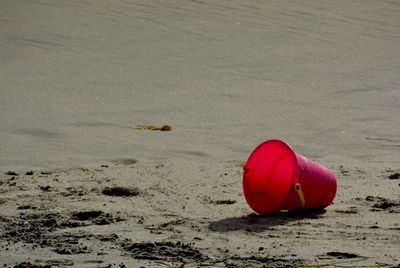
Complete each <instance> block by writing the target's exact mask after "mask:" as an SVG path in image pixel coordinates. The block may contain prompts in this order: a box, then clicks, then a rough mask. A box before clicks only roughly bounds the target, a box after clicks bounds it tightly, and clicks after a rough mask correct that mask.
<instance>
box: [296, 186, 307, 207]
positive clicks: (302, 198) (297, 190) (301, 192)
mask: <svg viewBox="0 0 400 268" xmlns="http://www.w3.org/2000/svg"><path fill="white" fill-rule="evenodd" d="M294 189H295V190H296V192H297V194H298V196H299V199H300V202H301V208H304V207H305V205H306V199H305V198H304V193H303V190H302V189H301V185H300V183H296V184H295V185H294Z"/></svg>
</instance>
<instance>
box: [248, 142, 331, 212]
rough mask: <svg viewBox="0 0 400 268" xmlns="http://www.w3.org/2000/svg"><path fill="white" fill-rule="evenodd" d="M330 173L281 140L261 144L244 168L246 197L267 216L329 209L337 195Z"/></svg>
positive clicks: (252, 206) (252, 205)
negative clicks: (294, 211) (287, 212)
mask: <svg viewBox="0 0 400 268" xmlns="http://www.w3.org/2000/svg"><path fill="white" fill-rule="evenodd" d="M336 188H337V185H336V178H335V175H334V174H333V172H332V171H330V170H329V169H327V168H325V167H323V166H321V165H319V164H317V163H315V162H313V161H311V160H308V159H307V158H305V157H304V156H302V155H300V154H298V153H296V152H295V151H293V150H292V148H291V147H290V145H289V144H287V143H286V142H284V141H281V140H268V141H266V142H264V143H262V144H260V145H259V146H258V147H257V148H256V149H255V150H254V151H253V152H252V153H251V155H250V157H249V159H248V160H247V163H246V165H245V166H244V173H243V193H244V196H245V198H246V201H247V203H248V204H249V206H250V207H251V208H252V209H253V210H254V211H255V212H257V213H259V214H262V215H265V214H271V213H277V212H280V211H291V210H296V209H316V208H324V207H327V206H329V205H330V204H331V203H332V201H333V199H334V198H335V195H336Z"/></svg>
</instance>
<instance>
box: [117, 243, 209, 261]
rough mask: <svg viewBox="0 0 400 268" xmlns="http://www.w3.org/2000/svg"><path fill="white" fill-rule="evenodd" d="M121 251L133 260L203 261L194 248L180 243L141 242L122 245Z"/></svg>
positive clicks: (205, 258) (202, 256)
mask: <svg viewBox="0 0 400 268" xmlns="http://www.w3.org/2000/svg"><path fill="white" fill-rule="evenodd" d="M122 247H123V249H124V250H125V251H127V252H129V253H130V254H131V255H132V257H133V258H135V259H144V260H169V261H180V262H182V261H196V262H200V261H205V260H207V259H208V257H206V256H204V255H203V254H202V253H200V251H199V250H198V249H196V248H193V247H192V246H191V245H189V244H184V243H181V242H176V243H173V242H154V243H153V242H142V243H124V244H123V245H122Z"/></svg>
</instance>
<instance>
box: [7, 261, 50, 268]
mask: <svg viewBox="0 0 400 268" xmlns="http://www.w3.org/2000/svg"><path fill="white" fill-rule="evenodd" d="M14 268H51V265H49V264H35V263H30V262H22V263H19V264H16V265H14Z"/></svg>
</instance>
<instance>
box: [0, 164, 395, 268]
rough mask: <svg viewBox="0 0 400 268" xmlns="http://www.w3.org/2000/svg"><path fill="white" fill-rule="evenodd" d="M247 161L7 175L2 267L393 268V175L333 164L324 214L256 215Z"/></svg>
mask: <svg viewBox="0 0 400 268" xmlns="http://www.w3.org/2000/svg"><path fill="white" fill-rule="evenodd" d="M131 162H133V161H131ZM242 164H243V163H242V162H241V161H228V162H221V163H217V164H216V163H214V164H212V163H197V164H195V163H194V162H187V163H186V162H180V163H173V162H167V161H163V162H160V163H154V162H143V163H142V162H137V163H130V164H127V165H123V164H110V165H103V167H99V168H96V169H70V170H67V171H51V172H34V173H33V174H32V175H24V174H21V175H2V176H1V179H0V189H1V195H2V198H1V199H0V203H1V209H2V212H1V221H0V237H1V240H0V241H1V242H0V249H1V250H0V260H1V262H2V263H4V264H9V265H13V264H16V263H23V262H30V263H32V264H37V265H39V264H40V265H52V266H61V267H64V266H75V267H139V266H144V267H153V266H154V267H183V266H184V267H198V266H200V265H201V266H208V267H214V266H218V267H242V266H246V267H248V266H251V267H288V266H290V267H305V266H307V265H316V267H319V266H318V265H321V267H325V265H327V266H328V267H342V266H345V267H347V266H350V267H354V266H357V267H363V266H367V267H368V266H371V265H378V267H394V266H396V265H398V264H399V263H400V259H399V251H398V249H399V239H400V235H399V234H400V232H399V230H400V225H399V221H398V219H399V213H400V202H399V199H398V198H395V197H396V196H398V187H399V182H400V181H399V180H398V179H390V178H389V176H390V175H393V174H396V173H397V172H395V171H379V172H368V173H367V172H365V171H364V170H361V169H359V168H356V167H350V166H349V167H347V166H346V167H343V166H340V167H337V166H336V167H333V170H334V171H335V172H336V173H338V175H339V176H338V177H339V188H338V195H337V198H336V201H335V202H334V204H332V205H331V206H330V207H328V208H327V209H326V210H323V211H310V212H306V213H302V212H293V213H282V214H278V215H273V216H269V217H261V216H258V215H256V214H254V213H252V212H251V211H250V209H249V208H248V206H247V204H246V203H245V200H244V198H243V196H242V193H241V192H240V187H239V186H240V181H241V174H242ZM28 174H31V173H29V172H28ZM397 174H398V173H397ZM328 264H330V265H328ZM124 265H125V266H124ZM322 265H323V266H322ZM39 267H40V266H39ZM313 267H314V266H313Z"/></svg>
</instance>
